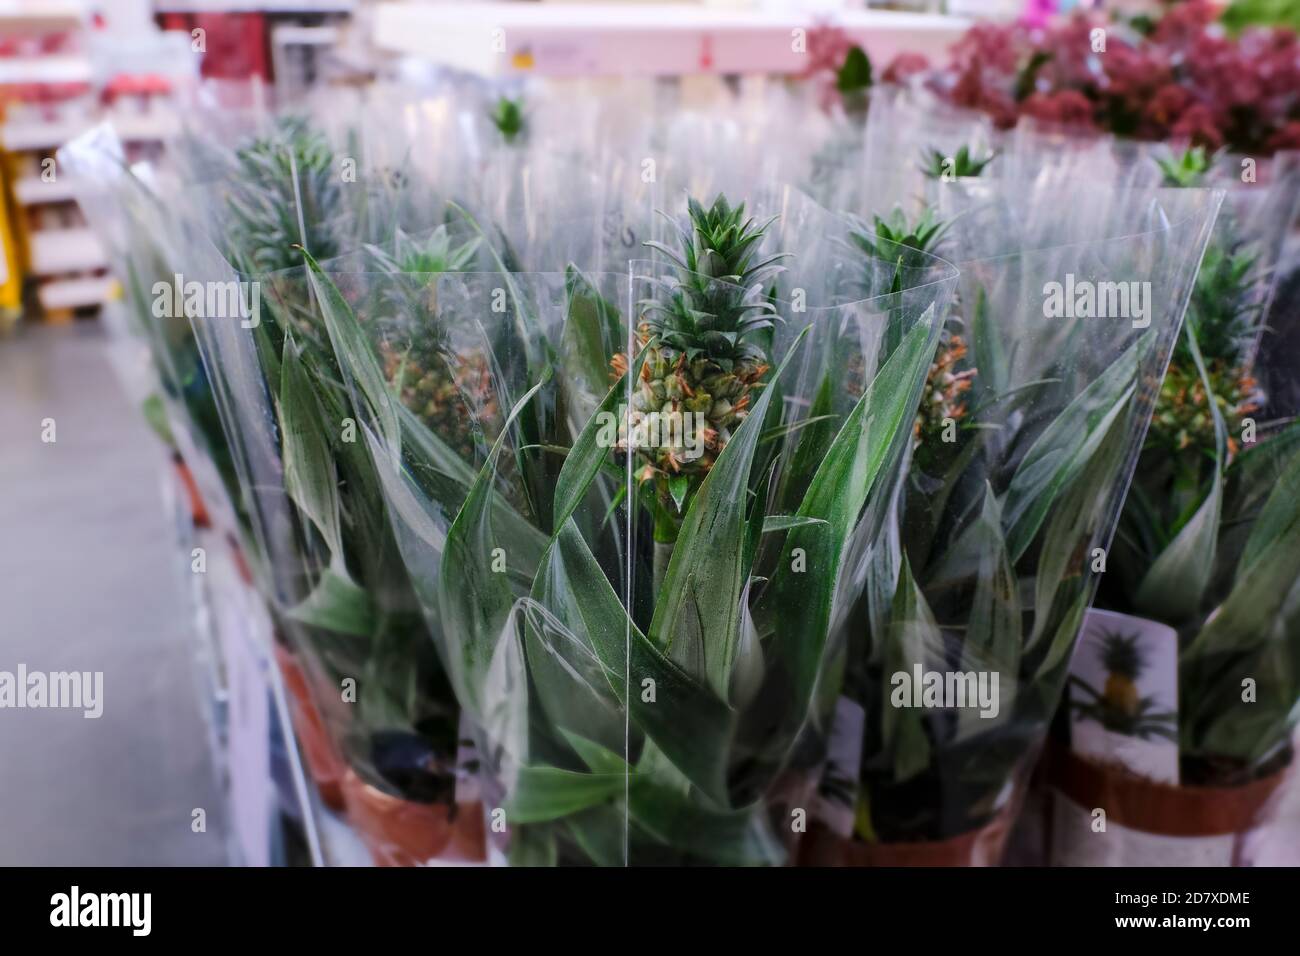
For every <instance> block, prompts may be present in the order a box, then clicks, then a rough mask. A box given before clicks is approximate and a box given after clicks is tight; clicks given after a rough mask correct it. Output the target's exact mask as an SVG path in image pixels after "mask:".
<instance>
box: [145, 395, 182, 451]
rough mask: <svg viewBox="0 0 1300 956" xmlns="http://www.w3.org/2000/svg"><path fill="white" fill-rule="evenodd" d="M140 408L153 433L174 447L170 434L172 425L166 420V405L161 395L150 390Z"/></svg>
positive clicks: (173, 438) (173, 440) (173, 439)
mask: <svg viewBox="0 0 1300 956" xmlns="http://www.w3.org/2000/svg"><path fill="white" fill-rule="evenodd" d="M140 409H141V411H143V412H144V420H145V421H146V422H147V423H148V425H149V427H150V428H151V429H152V430H153V433H154V434H155V435H157V436H158V438H159V440H160V441H162V443H163V444H164V445H166V446H167V447H168V448H173V449H174V448H175V447H176V438H175V436H174V435H172V426H171V423H170V422H169V421H168V420H167V407H166V406H165V405H164V404H163V400H162V396H161V395H159V394H158V393H157V392H150V393H149V395H148V396H147V397H146V398H145V400H144V401H143V402H142V403H141V405H140Z"/></svg>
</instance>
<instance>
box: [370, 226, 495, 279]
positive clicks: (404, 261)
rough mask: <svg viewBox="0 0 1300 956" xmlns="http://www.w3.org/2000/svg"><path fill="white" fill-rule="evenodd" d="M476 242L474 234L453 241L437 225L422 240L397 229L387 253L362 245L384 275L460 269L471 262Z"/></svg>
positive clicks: (375, 247) (434, 273) (442, 228)
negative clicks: (390, 249)
mask: <svg viewBox="0 0 1300 956" xmlns="http://www.w3.org/2000/svg"><path fill="white" fill-rule="evenodd" d="M479 243H480V239H479V238H478V237H475V238H473V239H469V240H468V241H466V242H463V243H457V242H456V241H455V239H453V238H452V236H451V234H450V233H449V232H448V231H447V227H446V226H439V227H438V228H437V229H435V230H434V231H433V232H431V233H430V234H429V235H428V236H426V237H425V238H423V239H421V238H418V237H413V236H408V235H407V234H406V233H405V232H403V231H402V230H401V229H398V230H397V232H396V233H395V234H394V236H393V251H392V252H391V253H390V252H387V251H386V250H384V249H381V248H380V247H379V246H367V247H366V248H367V250H368V251H369V252H370V254H371V256H372V258H373V259H374V260H375V264H376V265H377V266H378V267H379V269H380V271H382V272H383V273H385V274H386V275H396V274H404V275H437V274H440V273H443V272H464V271H465V270H466V269H467V268H469V266H470V264H471V263H472V262H473V261H474V254H475V253H476V252H477V251H478V247H479Z"/></svg>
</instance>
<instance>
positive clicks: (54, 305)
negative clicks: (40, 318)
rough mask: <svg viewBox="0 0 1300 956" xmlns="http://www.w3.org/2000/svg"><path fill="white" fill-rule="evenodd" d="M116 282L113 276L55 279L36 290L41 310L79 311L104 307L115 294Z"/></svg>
mask: <svg viewBox="0 0 1300 956" xmlns="http://www.w3.org/2000/svg"><path fill="white" fill-rule="evenodd" d="M114 284H115V280H114V279H113V278H112V277H111V276H87V277H84V278H78V279H55V280H53V281H51V282H46V283H43V284H42V285H41V287H40V288H39V289H37V290H36V294H37V297H38V298H39V299H40V300H41V308H43V309H45V310H46V311H53V310H55V309H78V308H81V307H83V306H88V305H102V304H103V303H104V302H106V301H107V300H108V297H109V295H111V294H112V292H113V286H114Z"/></svg>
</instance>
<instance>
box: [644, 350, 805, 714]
mask: <svg viewBox="0 0 1300 956" xmlns="http://www.w3.org/2000/svg"><path fill="white" fill-rule="evenodd" d="M807 332H808V329H807V328H805V329H804V330H803V331H802V332H800V333H799V337H798V338H797V339H796V340H795V343H794V344H793V345H792V347H791V349H790V351H789V352H788V353H787V355H786V357H785V360H784V361H783V362H782V363H781V367H780V368H779V369H777V372H776V375H775V376H774V377H773V378H774V379H779V378H780V377H781V373H782V372H783V371H784V370H785V369H786V367H787V366H788V365H789V363H790V360H791V359H792V358H793V356H794V355H795V353H796V352H797V351H798V348H799V345H800V344H801V343H802V341H803V337H804V335H806V334H807ZM772 391H773V390H772V389H770V388H765V389H763V391H762V394H761V395H760V396H759V399H758V401H757V402H755V403H754V408H753V410H752V411H751V412H750V414H749V416H748V417H747V418H746V419H745V421H744V422H743V423H741V426H740V427H739V428H738V429H736V432H735V434H734V435H732V436H731V440H730V441H728V442H727V444H726V447H725V448H723V449H722V453H721V454H720V455H719V456H718V458H717V461H715V462H714V463H713V467H712V468H711V469H709V473H708V475H707V476H706V477H705V479H704V482H703V483H702V484H701V485H700V488H699V491H698V492H697V493H696V495H695V499H694V501H692V502H691V505H690V508H689V509H688V510H687V512H686V518H685V519H684V520H683V521H682V527H681V531H680V532H679V534H678V536H677V543H676V545H675V546H674V548H673V554H672V558H671V559H670V560H669V562H668V571H667V573H666V574H665V576H664V582H663V586H662V588H661V590H660V596H659V600H657V601H656V602H655V611H654V617H653V618H652V619H651V621H650V639H651V641H653V642H654V644H655V646H657V647H662V648H664V649H665V651H666V652H667V653H668V655H669V656H670V657H671V658H672V659H673V660H674V661H676V662H677V663H678V664H680V665H682V666H683V667H684V668H685V669H686V670H687V671H688V672H689V673H691V674H693V675H694V676H696V677H703V678H704V679H705V680H706V681H707V682H708V685H709V686H710V687H711V688H713V691H714V693H716V694H717V695H718V696H719V697H721V698H723V699H726V695H727V692H728V688H729V687H730V686H731V668H732V665H733V663H734V662H735V657H736V647H737V643H738V641H739V639H740V617H741V610H742V609H741V607H740V598H741V592H742V591H743V590H744V588H745V584H746V581H747V579H748V569H747V568H746V567H745V518H746V505H747V504H748V500H747V489H748V488H749V473H750V468H751V466H752V465H753V462H754V453H755V451H756V450H757V448H758V439H759V436H760V435H761V433H762V427H763V420H764V418H765V416H766V414H767V407H768V404H769V403H770V402H771V399H772Z"/></svg>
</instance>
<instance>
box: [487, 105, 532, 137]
mask: <svg viewBox="0 0 1300 956" xmlns="http://www.w3.org/2000/svg"><path fill="white" fill-rule="evenodd" d="M488 118H489V119H491V120H492V125H493V126H495V127H496V128H497V132H498V133H500V134H501V138H502V139H504V140H505V141H506V142H507V143H513V142H515V141H516V140H518V139H519V138H520V136H521V135H522V134H523V133H524V131H525V123H524V101H523V100H522V99H517V100H512V99H511V98H510V97H508V96H503V97H501V98H500V99H498V100H497V102H496V106H495V107H494V108H493V109H492V112H491V113H489V114H488Z"/></svg>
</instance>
